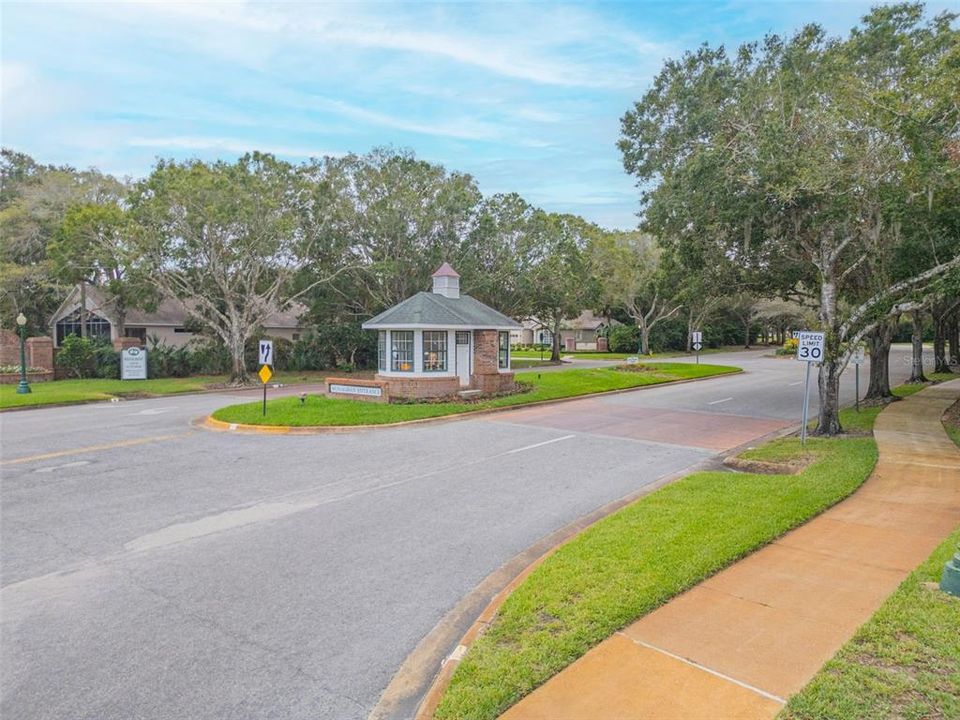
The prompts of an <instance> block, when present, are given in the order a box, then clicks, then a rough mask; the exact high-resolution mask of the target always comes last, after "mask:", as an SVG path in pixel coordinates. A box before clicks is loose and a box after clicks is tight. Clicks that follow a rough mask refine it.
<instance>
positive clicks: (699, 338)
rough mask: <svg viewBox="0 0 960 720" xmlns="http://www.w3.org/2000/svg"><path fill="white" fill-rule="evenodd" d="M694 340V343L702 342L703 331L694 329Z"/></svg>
mask: <svg viewBox="0 0 960 720" xmlns="http://www.w3.org/2000/svg"><path fill="white" fill-rule="evenodd" d="M693 342H694V344H696V343H702V342H703V333H702V332H700V331H699V330H694V331H693Z"/></svg>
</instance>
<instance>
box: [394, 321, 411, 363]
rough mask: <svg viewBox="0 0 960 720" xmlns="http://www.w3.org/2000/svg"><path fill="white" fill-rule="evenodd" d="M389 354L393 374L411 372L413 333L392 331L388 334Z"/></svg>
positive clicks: (409, 331)
mask: <svg viewBox="0 0 960 720" xmlns="http://www.w3.org/2000/svg"><path fill="white" fill-rule="evenodd" d="M390 340H391V344H392V346H393V347H392V349H391V352H390V355H391V359H392V361H393V362H392V364H391V366H390V369H391V370H393V371H394V372H413V331H412V330H394V331H392V332H391V333H390Z"/></svg>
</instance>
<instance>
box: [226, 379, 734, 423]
mask: <svg viewBox="0 0 960 720" xmlns="http://www.w3.org/2000/svg"><path fill="white" fill-rule="evenodd" d="M738 370H739V368H734V367H727V366H724V365H692V364H690V363H655V364H649V365H643V366H631V370H630V371H624V370H618V369H615V368H598V369H584V370H562V371H556V372H545V373H543V374H539V373H536V372H523V373H517V375H516V378H517V380H518V381H520V382H522V383H526V384H528V385H530V386H531V390H530V391H529V392H524V393H516V394H514V395H505V396H503V397H498V398H492V399H490V400H481V401H476V402H440V403H389V404H388V403H374V402H364V401H362V400H349V399H340V398H329V397H322V396H313V397H310V398H308V399H307V401H306V403H304V404H301V403H300V399H299V398H296V397H286V398H278V399H276V400H270V401H268V402H267V414H266V416H264V415H263V414H262V406H261V404H260V403H257V402H253V403H244V404H241V405H230V406H228V407H225V408H221V409H220V410H217V411H216V412H215V413H214V414H213V417H214V418H215V419H216V420H221V421H223V422H230V423H245V424H251V425H289V426H292V427H316V426H332V425H383V424H386V423H395V422H402V421H406V420H422V419H425V418H434V417H441V416H443V415H455V414H458V413H465V412H470V411H471V410H485V409H490V408H498V407H509V406H513V405H525V404H528V403H532V402H539V401H542V400H557V399H560V398H568V397H576V396H579V395H590V394H593V393H599V392H607V391H610V390H626V389H629V388H634V387H641V386H644V385H657V384H661V383H668V382H674V381H676V380H689V379H694V378H703V377H710V376H712V375H723V374H725V373H731V372H737V371H738Z"/></svg>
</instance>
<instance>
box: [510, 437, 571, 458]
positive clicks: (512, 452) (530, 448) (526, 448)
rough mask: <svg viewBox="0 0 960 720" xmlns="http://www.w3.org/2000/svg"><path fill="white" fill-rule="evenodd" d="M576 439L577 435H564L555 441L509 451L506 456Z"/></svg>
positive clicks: (546, 441)
mask: <svg viewBox="0 0 960 720" xmlns="http://www.w3.org/2000/svg"><path fill="white" fill-rule="evenodd" d="M573 437H576V435H564V436H563V437H558V438H554V439H553V440H544V441H543V442H538V443H534V444H533V445H525V446H524V447H522V448H517V449H516V450H507V452H505V453H504V455H513V454H514V453H518V452H523V451H524V450H533V449H534V448H538V447H543V446H544V445H550V444H552V443H557V442H560V441H561V440H569V439H570V438H573Z"/></svg>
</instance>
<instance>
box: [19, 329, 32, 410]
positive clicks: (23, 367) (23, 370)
mask: <svg viewBox="0 0 960 720" xmlns="http://www.w3.org/2000/svg"><path fill="white" fill-rule="evenodd" d="M17 325H18V326H19V328H20V383H19V384H18V385H17V395H26V394H27V393H29V392H30V383H28V382H27V351H26V348H25V343H26V340H27V317H26V315H24V314H23V313H20V314H19V315H17Z"/></svg>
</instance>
